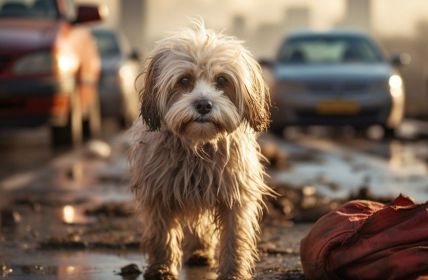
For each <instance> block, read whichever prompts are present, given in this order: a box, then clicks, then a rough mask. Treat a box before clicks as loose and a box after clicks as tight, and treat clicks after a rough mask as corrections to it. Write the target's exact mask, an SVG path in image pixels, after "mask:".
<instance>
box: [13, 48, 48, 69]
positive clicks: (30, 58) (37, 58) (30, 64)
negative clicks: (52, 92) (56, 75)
mask: <svg viewBox="0 0 428 280" xmlns="http://www.w3.org/2000/svg"><path fill="white" fill-rule="evenodd" d="M13 71H14V72H15V73H16V74H46V73H52V72H53V60H52V52H51V51H43V52H38V53H32V54H29V55H26V56H24V57H22V58H20V59H18V61H16V62H15V65H14V67H13Z"/></svg>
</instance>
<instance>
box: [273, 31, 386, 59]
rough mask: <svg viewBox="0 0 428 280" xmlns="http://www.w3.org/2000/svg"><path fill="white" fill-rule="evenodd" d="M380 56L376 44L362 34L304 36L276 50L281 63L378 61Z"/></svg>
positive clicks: (287, 41) (289, 40) (290, 40)
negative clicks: (359, 35)
mask: <svg viewBox="0 0 428 280" xmlns="http://www.w3.org/2000/svg"><path fill="white" fill-rule="evenodd" d="M382 60H383V58H382V55H381V53H380V51H379V50H378V49H377V47H376V45H374V43H372V42H371V41H370V40H368V39H366V38H364V37H356V36H307V37H295V38H291V39H288V40H286V41H285V43H284V44H283V46H282V47H281V48H280V51H279V53H278V61H279V62H280V63H284V64H342V63H377V62H381V61H382Z"/></svg>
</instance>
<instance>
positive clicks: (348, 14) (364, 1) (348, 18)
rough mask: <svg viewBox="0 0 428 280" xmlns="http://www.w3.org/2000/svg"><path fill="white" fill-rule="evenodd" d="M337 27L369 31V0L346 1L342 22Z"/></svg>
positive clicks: (370, 28)
mask: <svg viewBox="0 0 428 280" xmlns="http://www.w3.org/2000/svg"><path fill="white" fill-rule="evenodd" d="M339 25H341V26H346V27H355V28H358V29H361V30H364V31H371V30H372V23H371V0H346V11H345V15H344V20H343V21H342V22H341V23H339Z"/></svg>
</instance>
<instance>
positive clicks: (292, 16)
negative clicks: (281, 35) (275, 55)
mask: <svg viewBox="0 0 428 280" xmlns="http://www.w3.org/2000/svg"><path fill="white" fill-rule="evenodd" d="M310 16H311V13H310V10H309V8H308V7H291V8H288V9H286V10H285V17H284V22H283V25H284V26H285V28H286V30H287V31H292V30H294V29H307V28H309V27H310Z"/></svg>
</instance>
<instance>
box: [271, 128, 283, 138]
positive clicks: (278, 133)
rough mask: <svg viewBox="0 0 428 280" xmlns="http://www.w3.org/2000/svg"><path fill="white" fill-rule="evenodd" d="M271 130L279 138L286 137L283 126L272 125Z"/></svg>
mask: <svg viewBox="0 0 428 280" xmlns="http://www.w3.org/2000/svg"><path fill="white" fill-rule="evenodd" d="M269 131H270V132H271V133H272V134H273V135H275V136H278V137H279V138H284V127H283V126H272V127H270V128H269Z"/></svg>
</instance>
